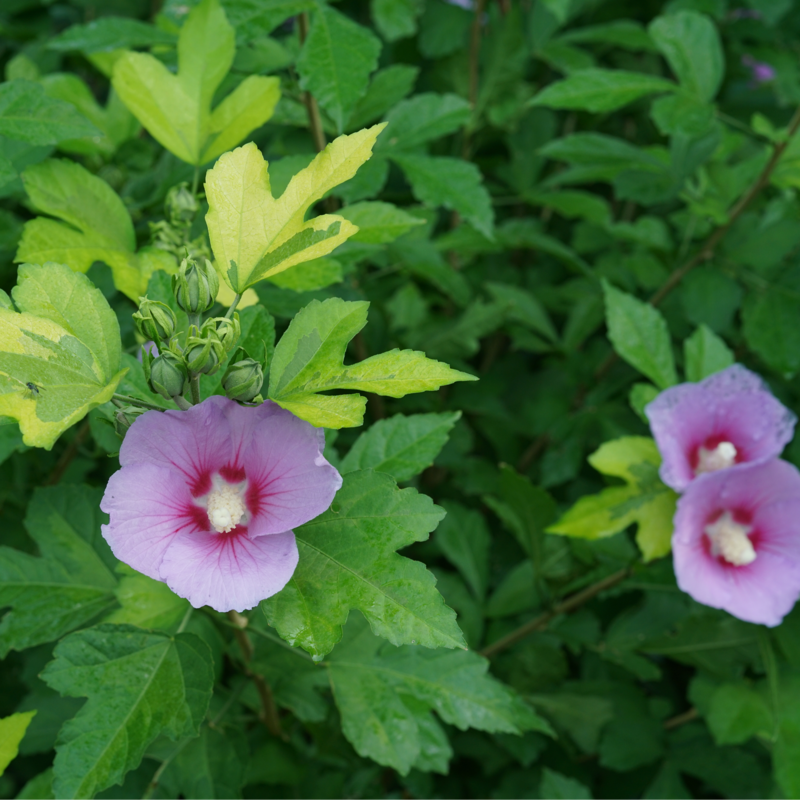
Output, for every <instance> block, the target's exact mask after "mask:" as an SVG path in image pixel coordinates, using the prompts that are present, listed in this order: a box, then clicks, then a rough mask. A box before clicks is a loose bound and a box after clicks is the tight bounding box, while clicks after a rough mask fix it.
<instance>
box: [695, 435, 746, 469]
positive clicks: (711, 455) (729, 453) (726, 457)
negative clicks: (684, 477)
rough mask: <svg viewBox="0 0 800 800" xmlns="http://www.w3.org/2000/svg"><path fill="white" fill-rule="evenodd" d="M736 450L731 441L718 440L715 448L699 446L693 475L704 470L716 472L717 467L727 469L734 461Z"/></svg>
mask: <svg viewBox="0 0 800 800" xmlns="http://www.w3.org/2000/svg"><path fill="white" fill-rule="evenodd" d="M736 456H737V451H736V447H734V445H733V444H732V443H731V442H720V443H719V444H718V445H717V446H716V447H715V448H713V449H712V450H709V449H707V448H705V447H701V448H700V449H699V450H698V451H697V467H696V468H695V471H694V474H695V475H702V474H703V473H704V472H716V471H717V470H718V469H727V468H728V467H732V466H733V465H734V464H735V463H736Z"/></svg>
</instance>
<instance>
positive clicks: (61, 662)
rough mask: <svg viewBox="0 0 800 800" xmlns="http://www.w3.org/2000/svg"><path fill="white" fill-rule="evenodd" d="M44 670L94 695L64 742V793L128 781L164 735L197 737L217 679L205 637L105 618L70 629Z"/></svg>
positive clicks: (57, 780) (62, 736) (59, 754)
mask: <svg viewBox="0 0 800 800" xmlns="http://www.w3.org/2000/svg"><path fill="white" fill-rule="evenodd" d="M53 654H54V656H55V660H54V661H51V662H50V663H49V664H48V665H47V667H46V668H45V670H44V672H43V673H42V675H41V677H42V680H43V681H44V682H45V683H46V684H47V685H48V686H50V687H51V688H52V689H55V690H56V691H57V692H59V693H60V694H62V695H65V696H68V697H88V698H89V699H88V701H87V703H86V705H84V706H83V708H81V710H80V711H79V712H78V713H77V715H76V716H75V717H74V718H73V719H71V720H70V721H69V722H67V723H66V724H65V725H64V727H63V728H62V729H61V732H60V733H59V735H58V741H57V742H56V759H55V762H54V765H53V774H54V780H53V790H54V792H55V795H56V797H64V798H75V797H93V796H94V795H95V794H96V793H97V792H99V791H102V790H103V789H105V788H107V787H108V786H113V785H114V784H117V783H122V780H123V778H124V777H125V773H126V772H128V771H129V770H131V769H135V768H136V767H138V766H139V763H140V762H141V760H142V756H143V755H144V751H145V749H146V748H147V746H148V745H149V744H150V743H151V742H152V741H153V740H154V739H155V738H156V736H158V735H159V734H161V735H165V736H167V737H168V738H170V739H172V740H173V741H176V740H178V739H182V738H186V737H191V736H196V735H197V734H198V732H199V728H200V723H201V722H202V721H203V717H204V716H205V713H206V709H207V708H208V702H209V700H210V698H211V692H212V688H213V684H214V669H213V660H212V657H211V651H210V650H209V648H208V645H206V643H205V642H203V640H202V639H199V638H198V637H197V636H195V635H194V634H191V633H180V634H178V635H177V636H168V635H166V634H164V633H156V632H154V631H143V630H141V629H140V628H135V627H134V626H132V625H108V624H104V625H98V626H97V627H95V628H88V629H86V630H82V631H78V632H77V633H73V634H71V635H69V636H67V638H66V639H63V640H62V641H61V642H59V644H58V645H57V646H56V648H55V650H54V651H53Z"/></svg>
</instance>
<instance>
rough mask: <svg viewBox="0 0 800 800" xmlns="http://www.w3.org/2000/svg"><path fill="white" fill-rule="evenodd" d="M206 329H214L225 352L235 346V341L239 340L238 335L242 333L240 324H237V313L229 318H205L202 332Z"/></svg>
mask: <svg viewBox="0 0 800 800" xmlns="http://www.w3.org/2000/svg"><path fill="white" fill-rule="evenodd" d="M206 329H211V330H213V331H214V333H215V334H216V335H217V338H218V339H219V340H220V342H222V346H223V347H224V348H225V352H226V353H230V352H231V350H233V348H234V347H236V342H238V341H239V337H240V336H241V334H242V326H241V325H240V324H239V315H238V314H234V315H233V319H229V318H228V317H214V318H213V319H207V320H206V321H205V322H204V323H203V332H205V331H206Z"/></svg>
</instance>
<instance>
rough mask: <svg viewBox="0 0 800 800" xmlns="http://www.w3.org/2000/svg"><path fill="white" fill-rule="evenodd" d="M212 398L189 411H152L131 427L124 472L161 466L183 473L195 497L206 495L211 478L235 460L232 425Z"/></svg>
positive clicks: (123, 449) (123, 456)
mask: <svg viewBox="0 0 800 800" xmlns="http://www.w3.org/2000/svg"><path fill="white" fill-rule="evenodd" d="M217 400H222V401H224V402H227V403H230V402H232V401H230V400H226V399H225V398H209V399H208V400H206V401H205V402H203V403H201V404H200V405H197V406H193V407H192V408H190V409H189V410H188V411H148V412H147V413H146V414H142V416H141V417H138V418H137V419H136V421H135V422H134V423H133V425H131V427H130V430H129V431H128V433H127V434H126V435H125V440H124V441H123V442H122V447H121V448H120V452H119V463H120V464H121V465H122V467H123V468H125V467H127V466H129V465H131V464H141V463H148V464H160V465H163V466H166V467H172V468H174V469H177V470H179V471H180V472H181V473H183V475H184V476H185V478H186V480H187V481H188V483H189V485H190V487H191V490H192V493H193V494H194V496H195V497H197V496H199V495H202V494H205V493H206V492H207V491H208V490H209V488H210V486H211V482H210V476H211V473H212V472H214V471H218V470H219V469H220V468H221V467H223V466H224V465H225V464H226V463H228V461H230V457H231V444H230V439H231V434H230V425H229V424H228V421H227V419H226V417H225V414H224V413H223V411H222V409H221V408H220V404H219V403H217V402H215V401H217Z"/></svg>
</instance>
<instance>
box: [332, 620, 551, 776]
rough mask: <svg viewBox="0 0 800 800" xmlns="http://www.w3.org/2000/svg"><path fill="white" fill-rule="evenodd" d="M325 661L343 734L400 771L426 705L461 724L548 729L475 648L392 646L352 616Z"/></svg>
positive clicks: (424, 722) (426, 718)
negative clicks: (494, 674) (343, 635)
mask: <svg viewBox="0 0 800 800" xmlns="http://www.w3.org/2000/svg"><path fill="white" fill-rule="evenodd" d="M326 664H327V666H328V674H329V676H330V682H331V687H332V689H333V696H334V699H335V700H336V705H337V706H338V708H339V713H340V714H341V715H342V730H343V732H344V734H345V736H346V737H347V738H348V739H349V740H350V742H351V743H352V745H353V747H355V749H356V752H358V753H359V755H361V756H365V757H367V758H372V759H373V760H375V761H377V762H378V763H379V764H383V765H385V766H390V767H393V768H394V769H396V770H398V772H400V773H401V774H407V773H408V771H409V770H410V769H411V767H412V766H414V765H415V764H416V763H417V759H418V758H419V756H420V754H421V750H422V747H423V742H424V741H425V739H426V738H427V737H426V729H427V727H428V726H429V725H430V719H431V718H430V712H431V711H432V710H435V711H436V713H437V714H438V715H439V716H440V717H441V719H442V720H443V721H444V722H446V723H448V724H450V725H454V726H455V727H457V728H459V729H460V730H466V729H467V728H477V729H479V730H485V731H489V732H493V733H515V734H521V733H522V732H523V731H526V730H539V731H543V732H550V729H549V727H548V726H547V724H546V723H545V722H544V721H543V720H542V719H540V718H539V717H537V715H536V714H535V713H534V712H533V711H532V710H531V708H530V707H529V706H528V705H527V704H526V703H525V702H524V701H523V700H522V699H521V698H519V697H518V696H517V695H516V694H514V693H513V692H512V691H511V690H510V689H508V688H507V687H505V686H504V685H503V684H502V683H500V682H499V681H497V680H495V679H494V678H492V677H490V676H489V675H488V674H487V669H488V666H489V664H488V661H486V659H483V658H481V657H480V656H478V655H477V654H475V653H471V652H468V651H456V652H452V651H447V650H425V649H423V648H421V647H402V648H395V647H392V646H391V645H387V644H386V643H383V642H381V641H380V640H379V639H376V638H375V637H374V636H373V635H372V634H371V633H370V631H369V628H368V627H367V625H366V624H365V623H364V621H363V619H356V618H354V619H352V620H351V621H350V622H349V623H348V625H347V631H346V638H345V639H344V641H343V642H342V644H341V646H340V647H337V648H336V650H335V651H334V653H333V654H332V655H331V657H330V659H329V660H328V661H327V662H326ZM409 698H411V699H413V701H416V702H408V699H409ZM437 727H438V726H437Z"/></svg>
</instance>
